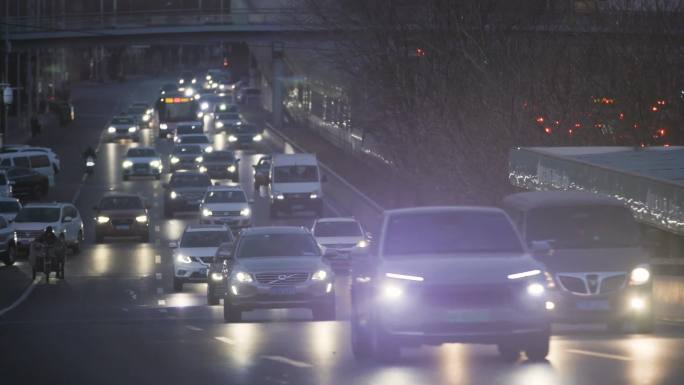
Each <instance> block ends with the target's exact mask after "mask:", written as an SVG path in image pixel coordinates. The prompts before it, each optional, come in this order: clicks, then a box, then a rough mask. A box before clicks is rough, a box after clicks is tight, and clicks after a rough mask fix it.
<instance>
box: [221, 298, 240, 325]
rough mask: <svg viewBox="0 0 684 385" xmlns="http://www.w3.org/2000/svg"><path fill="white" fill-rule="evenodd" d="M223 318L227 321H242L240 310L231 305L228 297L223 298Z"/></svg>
mask: <svg viewBox="0 0 684 385" xmlns="http://www.w3.org/2000/svg"><path fill="white" fill-rule="evenodd" d="M223 320H224V321H226V322H228V323H235V322H240V321H242V311H241V310H240V309H238V308H236V307H235V306H232V305H231V303H230V301H229V300H228V299H224V300H223Z"/></svg>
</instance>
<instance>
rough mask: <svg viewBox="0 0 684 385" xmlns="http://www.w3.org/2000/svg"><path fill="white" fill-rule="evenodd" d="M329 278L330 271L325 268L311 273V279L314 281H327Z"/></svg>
mask: <svg viewBox="0 0 684 385" xmlns="http://www.w3.org/2000/svg"><path fill="white" fill-rule="evenodd" d="M326 278H328V272H327V271H325V270H318V271H317V272H315V273H313V274H312V275H311V279H312V280H314V281H325V279H326Z"/></svg>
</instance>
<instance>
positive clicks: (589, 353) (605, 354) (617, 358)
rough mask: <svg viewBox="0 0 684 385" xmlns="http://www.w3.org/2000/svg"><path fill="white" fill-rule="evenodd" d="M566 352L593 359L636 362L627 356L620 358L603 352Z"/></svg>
mask: <svg viewBox="0 0 684 385" xmlns="http://www.w3.org/2000/svg"><path fill="white" fill-rule="evenodd" d="M566 352H568V353H574V354H581V355H585V356H591V357H600V358H607V359H609V360H617V361H634V358H631V357H627V356H619V355H617V354H608V353H601V352H592V351H589V350H578V349H568V350H566Z"/></svg>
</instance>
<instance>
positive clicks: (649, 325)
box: [634, 316, 655, 334]
mask: <svg viewBox="0 0 684 385" xmlns="http://www.w3.org/2000/svg"><path fill="white" fill-rule="evenodd" d="M654 326H655V321H654V320H653V317H652V316H651V317H649V316H645V317H643V318H639V319H636V320H635V321H634V332H636V333H639V334H651V333H653V328H654Z"/></svg>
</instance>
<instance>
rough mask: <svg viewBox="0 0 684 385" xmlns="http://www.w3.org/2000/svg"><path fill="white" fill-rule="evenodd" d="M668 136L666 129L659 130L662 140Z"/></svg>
mask: <svg viewBox="0 0 684 385" xmlns="http://www.w3.org/2000/svg"><path fill="white" fill-rule="evenodd" d="M665 134H667V131H666V130H665V129H664V128H660V129H658V135H659V136H660V137H661V138H662V137H664V136H665Z"/></svg>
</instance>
